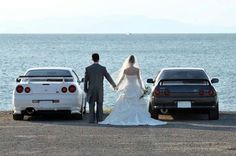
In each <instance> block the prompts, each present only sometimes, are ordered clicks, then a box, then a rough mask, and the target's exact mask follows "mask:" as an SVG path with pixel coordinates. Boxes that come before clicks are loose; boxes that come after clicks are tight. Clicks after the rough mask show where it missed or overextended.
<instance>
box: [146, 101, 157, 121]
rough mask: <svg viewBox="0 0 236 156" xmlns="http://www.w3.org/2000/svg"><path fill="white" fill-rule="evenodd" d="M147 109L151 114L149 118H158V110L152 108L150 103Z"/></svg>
mask: <svg viewBox="0 0 236 156" xmlns="http://www.w3.org/2000/svg"><path fill="white" fill-rule="evenodd" d="M148 111H149V113H150V114H151V118H153V119H158V110H156V111H155V110H153V108H152V106H151V104H149V107H148Z"/></svg>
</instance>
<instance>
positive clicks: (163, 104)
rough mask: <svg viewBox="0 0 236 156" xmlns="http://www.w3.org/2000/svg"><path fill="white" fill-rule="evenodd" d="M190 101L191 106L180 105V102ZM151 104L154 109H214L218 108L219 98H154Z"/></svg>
mask: <svg viewBox="0 0 236 156" xmlns="http://www.w3.org/2000/svg"><path fill="white" fill-rule="evenodd" d="M181 101H188V102H189V103H190V106H189V107H188V108H183V107H180V106H179V105H178V102H181ZM150 104H151V106H152V108H154V109H162V108H167V109H212V108H216V107H217V106H218V100H217V97H201V98H183V97H182V98H170V97H164V98H152V99H151V100H150Z"/></svg>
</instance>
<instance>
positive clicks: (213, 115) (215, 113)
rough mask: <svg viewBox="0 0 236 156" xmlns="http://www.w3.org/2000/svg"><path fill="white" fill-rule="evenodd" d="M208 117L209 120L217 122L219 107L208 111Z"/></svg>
mask: <svg viewBox="0 0 236 156" xmlns="http://www.w3.org/2000/svg"><path fill="white" fill-rule="evenodd" d="M208 117H209V120H218V119H219V107H218V106H217V107H216V108H214V109H211V110H209V114H208Z"/></svg>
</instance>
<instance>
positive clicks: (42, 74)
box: [26, 69, 72, 77]
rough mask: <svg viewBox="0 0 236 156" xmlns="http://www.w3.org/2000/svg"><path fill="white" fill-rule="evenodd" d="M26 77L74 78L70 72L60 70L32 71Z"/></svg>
mask: <svg viewBox="0 0 236 156" xmlns="http://www.w3.org/2000/svg"><path fill="white" fill-rule="evenodd" d="M26 76H35V77H50V76H51V77H57V76H58V77H70V76H72V75H71V73H70V71H68V70H59V69H39V70H30V71H28V72H27V73H26Z"/></svg>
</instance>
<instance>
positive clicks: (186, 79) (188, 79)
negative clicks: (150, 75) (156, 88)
mask: <svg viewBox="0 0 236 156" xmlns="http://www.w3.org/2000/svg"><path fill="white" fill-rule="evenodd" d="M163 81H206V82H208V83H209V84H210V81H209V80H208V79H162V80H160V82H159V83H158V85H159V84H160V83H161V82H163Z"/></svg>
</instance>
